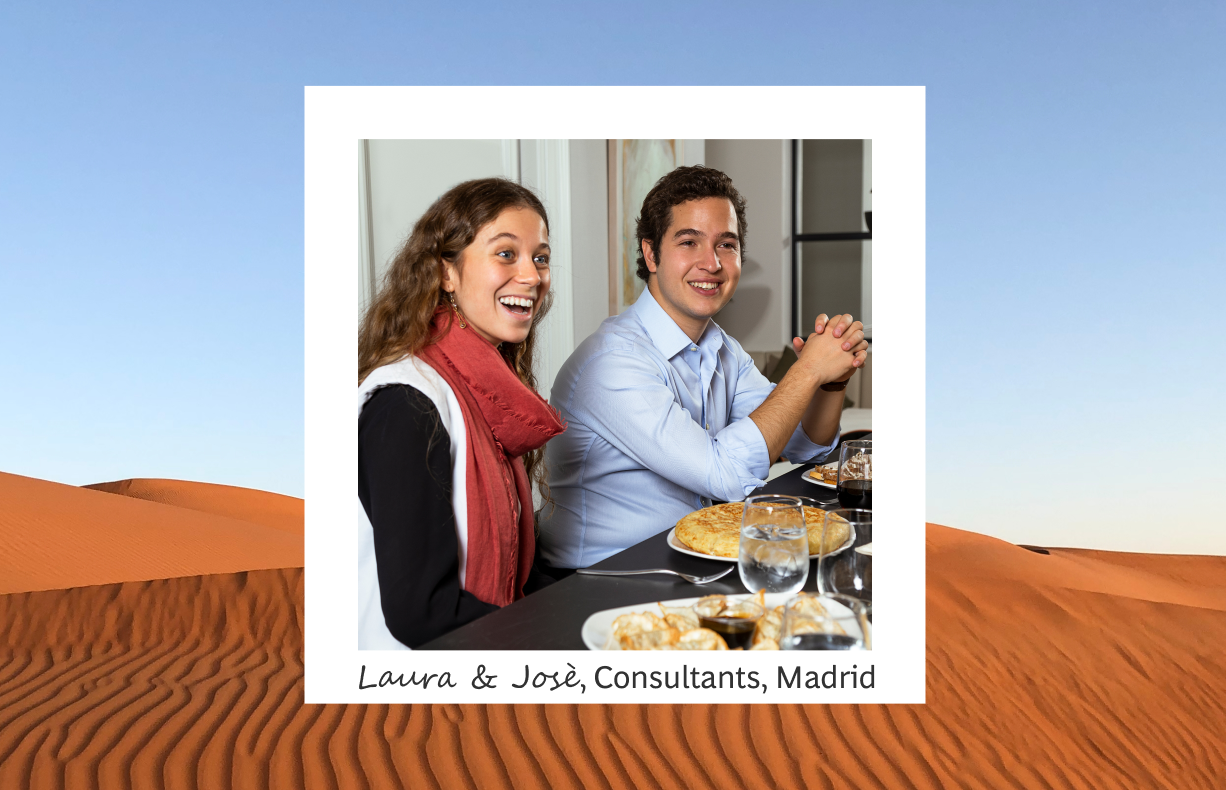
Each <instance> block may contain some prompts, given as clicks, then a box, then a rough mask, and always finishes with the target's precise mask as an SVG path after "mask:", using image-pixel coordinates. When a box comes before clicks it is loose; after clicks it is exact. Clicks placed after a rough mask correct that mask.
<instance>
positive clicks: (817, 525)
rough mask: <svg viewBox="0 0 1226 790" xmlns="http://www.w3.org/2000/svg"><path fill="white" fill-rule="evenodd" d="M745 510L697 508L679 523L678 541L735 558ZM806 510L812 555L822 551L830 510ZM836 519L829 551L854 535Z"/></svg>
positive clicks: (728, 505)
mask: <svg viewBox="0 0 1226 790" xmlns="http://www.w3.org/2000/svg"><path fill="white" fill-rule="evenodd" d="M744 511H745V505H744V504H743V503H741V502H726V503H724V504H722V505H713V506H711V507H705V508H703V509H702V510H695V511H694V512H693V513H691V514H689V515H688V516H686V517H685V518H683V519H681V520H680V521H678V522H677V530H676V535H677V540H679V541H681V544H682V545H684V546H687V547H688V548H690V549H692V550H694V551H696V552H698V553H700V554H709V555H711V556H712V557H728V558H730V559H734V558H736V556H737V554H738V552H739V550H740V546H741V514H742V513H743V512H744ZM804 511H805V526H806V527H807V528H808V531H809V554H811V555H817V554H819V553H820V551H821V545H822V524H823V523H824V522H825V520H826V511H824V510H822V509H820V508H815V507H806V508H805V509H804ZM832 519H833V520H832V522H831V528H830V534H829V535H828V536H827V539H826V551H834V550H835V549H837V548H839V547H840V546H842V545H843V544H844V543H846V542H847V538H848V537H849V536H850V535H851V525H850V524H848V523H847V522H846V521H844V520H843V519H841V518H838V517H837V516H834V517H832Z"/></svg>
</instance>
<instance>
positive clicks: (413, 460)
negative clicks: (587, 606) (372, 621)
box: [358, 384, 498, 647]
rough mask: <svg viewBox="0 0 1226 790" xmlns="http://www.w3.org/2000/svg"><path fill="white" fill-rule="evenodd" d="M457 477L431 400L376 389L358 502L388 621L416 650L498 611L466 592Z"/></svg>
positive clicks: (399, 389) (361, 435) (361, 433)
mask: <svg viewBox="0 0 1226 790" xmlns="http://www.w3.org/2000/svg"><path fill="white" fill-rule="evenodd" d="M462 451H463V450H462V449H461V452H462ZM451 472H452V469H451V437H450V436H448V434H447V429H446V428H445V427H444V426H443V423H442V420H441V419H440V417H439V413H438V410H437V409H436V408H434V404H433V403H432V402H431V401H430V399H429V398H427V397H426V396H425V395H423V394H422V393H421V392H419V391H418V390H415V389H413V388H412V387H409V386H405V385H403V384H397V385H395V386H390V387H382V388H380V389H378V390H376V391H375V393H374V395H372V396H371V398H370V399H369V400H368V401H366V405H365V406H364V407H363V409H362V412H361V414H360V415H359V417H358V499H360V500H361V501H362V507H363V508H365V510H366V515H367V517H368V518H369V519H370V523H371V525H372V526H373V527H374V530H375V562H376V564H377V566H378V569H379V596H380V598H381V601H382V605H383V618H384V621H385V622H386V623H387V628H388V630H389V631H391V632H392V636H394V637H396V639H398V640H399V641H401V642H403V643H404V644H406V645H408V646H409V647H417V646H418V645H421V644H424V643H426V642H429V641H430V640H431V639H434V638H435V637H437V636H441V635H442V634H445V633H447V632H448V631H451V630H452V629H454V628H458V627H459V626H461V625H464V624H465V623H468V622H471V621H473V620H476V619H477V618H478V617H481V616H482V615H485V614H489V613H490V612H494V611H497V610H498V607H497V606H495V605H494V604H491V603H485V602H484V601H482V600H481V599H479V598H477V596H475V595H473V594H472V593H469V592H465V591H464V590H463V589H461V587H460V561H459V550H460V544H459V538H458V537H457V536H456V526H455V513H454V512H453V510H452V507H451Z"/></svg>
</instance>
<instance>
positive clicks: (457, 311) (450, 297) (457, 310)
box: [447, 291, 468, 329]
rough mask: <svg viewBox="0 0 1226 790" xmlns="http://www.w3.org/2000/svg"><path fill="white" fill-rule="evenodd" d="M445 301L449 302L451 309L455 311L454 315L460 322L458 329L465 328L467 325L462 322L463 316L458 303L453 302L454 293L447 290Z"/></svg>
mask: <svg viewBox="0 0 1226 790" xmlns="http://www.w3.org/2000/svg"><path fill="white" fill-rule="evenodd" d="M447 301H449V302H451V311H452V312H453V313H455V317H456V319H457V320H459V322H460V329H467V328H468V325H467V324H465V323H464V316H462V315H460V308H459V305H457V304H456V303H455V294H454V293H452V292H451V291H447Z"/></svg>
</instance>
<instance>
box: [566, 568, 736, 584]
mask: <svg viewBox="0 0 1226 790" xmlns="http://www.w3.org/2000/svg"><path fill="white" fill-rule="evenodd" d="M734 567H735V566H734ZM732 571H733V568H725V569H724V570H722V571H720V572H719V573H713V574H711V575H710V576H691V575H690V574H688V573H679V572H677V571H670V570H669V569H668V568H651V569H650V570H643V571H592V570H588V569H587V568H580V569H579V570H577V571H575V573H580V574H583V575H584V576H638V575H639V574H642V573H671V574H672V575H673V576H680V577H681V578H683V579H685V580H686V581H687V582H689V583H690V584H707V583H709V582H713V581H715V580H716V579H722V578H724V577H725V576H727V575H728V574H730V573H732Z"/></svg>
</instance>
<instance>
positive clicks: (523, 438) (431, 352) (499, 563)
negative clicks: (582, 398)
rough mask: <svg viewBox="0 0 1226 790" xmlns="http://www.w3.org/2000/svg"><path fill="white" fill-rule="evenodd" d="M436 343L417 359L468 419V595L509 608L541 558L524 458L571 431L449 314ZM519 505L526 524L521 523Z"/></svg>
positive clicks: (442, 317)
mask: <svg viewBox="0 0 1226 790" xmlns="http://www.w3.org/2000/svg"><path fill="white" fill-rule="evenodd" d="M433 334H434V336H435V337H436V338H437V342H434V343H431V344H429V345H427V346H426V347H425V348H423V349H422V350H421V351H419V352H417V354H418V356H419V357H421V358H423V359H425V360H426V361H427V362H429V363H430V367H432V368H434V369H435V370H436V371H438V374H439V375H440V376H442V377H443V378H444V379H446V380H447V383H448V384H450V385H451V389H452V391H454V392H455V396H456V400H458V401H459V402H460V411H461V412H462V413H463V414H464V433H465V437H466V439H465V440H466V444H467V445H468V446H467V448H466V449H465V452H466V453H467V458H468V463H467V465H466V469H467V474H466V475H465V478H466V481H467V483H466V485H467V499H468V563H467V566H466V570H465V573H464V589H465V590H467V591H468V592H470V593H472V594H473V595H475V596H477V597H478V598H480V599H481V600H482V601H485V602H487V603H492V604H497V605H498V606H506V605H507V604H509V603H511V602H512V601H516V600H518V599H520V598H522V597H523V596H524V582H525V581H527V579H528V572H529V571H530V570H531V568H532V555H533V553H534V552H535V551H536V537H535V535H534V531H533V512H532V491H531V489H530V488H529V484H528V473H527V472H526V471H525V469H524V460H523V458H521V457H520V456H522V455H523V454H524V453H527V452H529V451H531V450H535V449H536V448H538V447H541V446H543V445H544V444H545V442H547V441H549V439H550V438H551V437H553V436H557V435H558V434H560V433H562V431H563V430H565V429H566V426H565V425H564V424H563V423H562V420H561V419H560V418H559V417H558V414H557V412H555V411H554V410H553V408H552V407H550V405H549V404H548V403H546V402H545V399H544V398H542V397H541V396H540V395H538V394H536V393H535V392H533V391H532V390H531V389H530V388H529V387H527V386H525V385H524V383H523V382H522V381H520V380H519V377H518V376H516V375H515V371H514V370H512V369H511V367H510V365H508V364H507V362H506V360H504V359H503V358H502V355H501V354H499V353H498V350H497V349H496V348H494V346H492V345H491V344H490V343H489V342H488V341H487V340H485V339H484V338H483V337H481V336H480V335H478V334H477V333H476V331H475V330H473V328H472V326H468V327H467V328H465V329H461V328H460V325H459V324H457V323H455V322H453V321H452V316H451V313H450V311H448V310H447V309H446V308H442V307H440V308H439V309H438V310H437V311H436V312H435V314H434V323H433ZM517 503H518V505H519V523H518V524H517V523H516V521H515V510H516V504H517Z"/></svg>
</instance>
